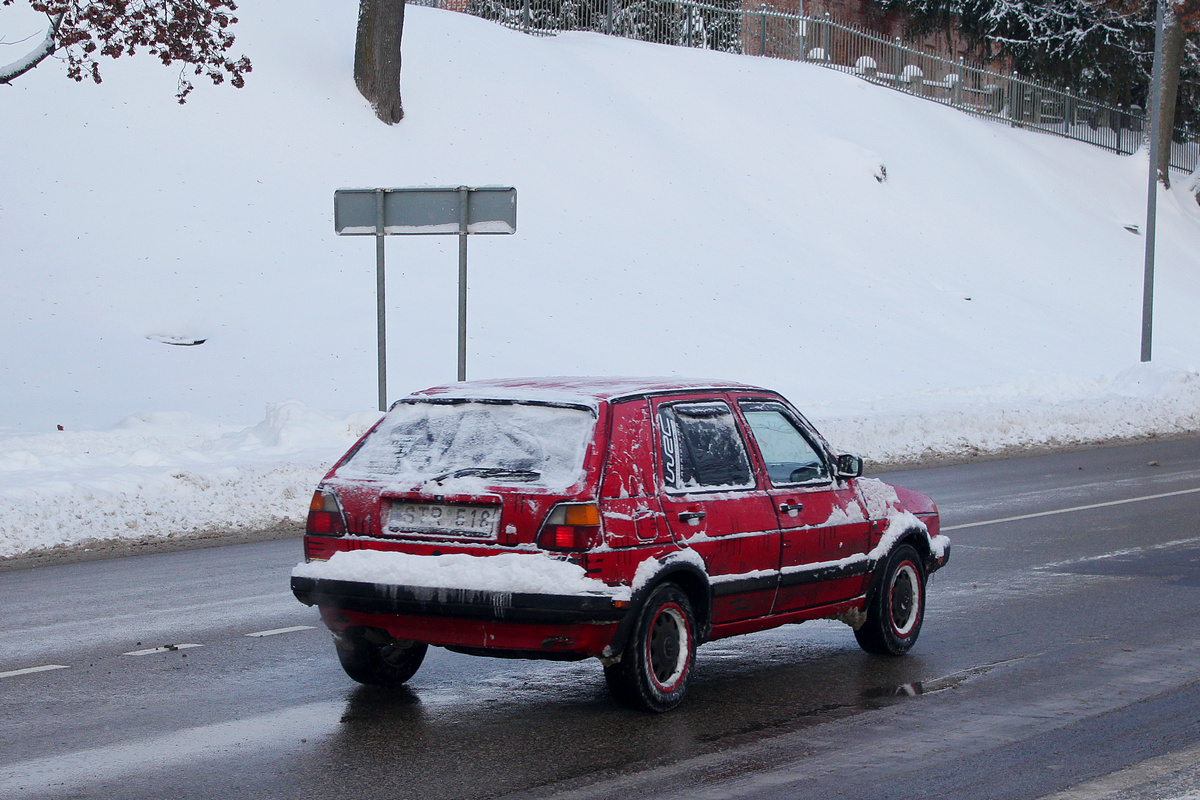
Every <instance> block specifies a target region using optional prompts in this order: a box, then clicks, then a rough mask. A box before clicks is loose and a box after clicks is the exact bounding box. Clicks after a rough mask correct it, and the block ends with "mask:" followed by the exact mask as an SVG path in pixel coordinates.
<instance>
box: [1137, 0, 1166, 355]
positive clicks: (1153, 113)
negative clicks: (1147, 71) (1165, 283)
mask: <svg viewBox="0 0 1200 800" xmlns="http://www.w3.org/2000/svg"><path fill="white" fill-rule="evenodd" d="M1154 5H1155V7H1156V10H1155V13H1154V67H1153V69H1152V71H1151V75H1150V177H1149V181H1148V182H1149V187H1148V188H1147V190H1146V269H1145V275H1144V277H1143V279H1142V361H1149V360H1150V349H1151V348H1150V345H1151V342H1152V340H1153V334H1154V223H1155V221H1156V220H1157V217H1158V156H1159V152H1158V151H1159V146H1158V137H1159V132H1160V130H1161V129H1162V77H1163V75H1162V73H1163V63H1162V40H1163V0H1158V2H1156V3H1155V4H1154Z"/></svg>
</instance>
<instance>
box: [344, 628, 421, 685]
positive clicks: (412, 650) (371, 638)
mask: <svg viewBox="0 0 1200 800" xmlns="http://www.w3.org/2000/svg"><path fill="white" fill-rule="evenodd" d="M333 643H334V644H335V645H336V646H337V654H338V660H339V661H341V662H342V669H344V670H345V671H346V674H347V675H349V676H350V677H351V678H353V679H354V680H356V681H358V682H359V683H365V684H367V685H369V686H400V685H401V684H403V683H405V682H406V681H407V680H408V679H409V678H411V677H412V676H413V675H415V674H416V673H417V670H418V669H420V667H421V662H422V661H424V660H425V652H426V651H427V650H428V649H429V645H427V644H425V643H424V642H410V641H402V640H400V639H395V638H392V637H391V636H388V635H387V634H385V633H383V632H381V631H376V630H374V629H361V628H360V629H357V630H356V629H353V628H347V629H346V630H345V631H343V632H341V633H337V634H334V636H333Z"/></svg>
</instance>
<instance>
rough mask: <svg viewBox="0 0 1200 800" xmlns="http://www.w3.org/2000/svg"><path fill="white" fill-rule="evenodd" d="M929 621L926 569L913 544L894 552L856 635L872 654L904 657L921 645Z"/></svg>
mask: <svg viewBox="0 0 1200 800" xmlns="http://www.w3.org/2000/svg"><path fill="white" fill-rule="evenodd" d="M924 621H925V567H924V565H923V563H922V561H921V557H920V555H918V554H917V551H916V550H914V549H913V548H912V547H911V546H910V545H907V544H905V545H901V546H900V547H897V548H896V549H895V550H893V551H892V553H891V555H890V556H888V560H887V561H886V562H885V563H884V565H883V573H882V575H881V577H880V581H879V586H878V587H877V588H876V590H875V594H874V596H872V597H871V600H870V602H869V604H868V606H867V621H866V623H865V624H864V625H863V626H862V627H861V628H859V629H858V630H856V631H855V632H854V637H855V638H856V639H858V645H859V647H861V648H862V649H863V650H866V651H867V652H868V653H875V654H878V655H886V656H902V655H904V654H905V653H907V652H908V651H909V650H910V649H912V646H913V645H914V644H916V642H917V636H918V635H919V634H920V633H921V623H922V622H924Z"/></svg>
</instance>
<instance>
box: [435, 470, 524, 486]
mask: <svg viewBox="0 0 1200 800" xmlns="http://www.w3.org/2000/svg"><path fill="white" fill-rule="evenodd" d="M468 475H472V476H478V477H480V478H511V479H513V480H517V481H536V480H537V479H538V478H540V477H542V473H540V472H535V471H534V470H531V469H507V468H505V467H463V468H462V469H456V470H451V471H450V472H447V473H444V474H442V475H438V476H437V477H436V478H434V479H433V482H434V483H441V482H442V481H444V480H446V479H448V478H465V477H466V476H468Z"/></svg>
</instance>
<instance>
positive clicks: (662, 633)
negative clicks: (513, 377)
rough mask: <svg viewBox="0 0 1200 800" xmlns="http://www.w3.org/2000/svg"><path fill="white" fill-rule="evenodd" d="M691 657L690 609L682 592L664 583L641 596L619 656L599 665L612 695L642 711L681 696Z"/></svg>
mask: <svg viewBox="0 0 1200 800" xmlns="http://www.w3.org/2000/svg"><path fill="white" fill-rule="evenodd" d="M695 662H696V615H695V613H694V612H693V611H692V604H691V602H690V601H689V600H688V598H687V595H686V594H684V592H683V590H682V589H680V588H679V587H678V586H676V585H675V584H673V583H664V584H662V585H661V586H659V587H657V588H656V589H655V590H654V591H652V592H651V593H650V596H649V597H647V598H646V602H645V604H643V606H642V609H641V611H640V612H639V614H638V619H637V623H636V624H635V626H634V629H633V634H632V636H631V637H630V639H629V643H628V644H627V645H626V646H625V652H624V653H623V654H622V656H621V660H620V661H619V662H617V663H616V664H613V665H612V666H609V667H605V668H604V677H605V679H606V680H607V681H608V685H609V688H610V689H611V690H612V693H613V695H614V696H615V697H616V698H617V700H619V701H621V702H622V703H625V704H627V705H632V706H637V707H640V708H644V709H646V710H647V711H669V710H671V709H672V708H675V706H677V705H679V704H680V703H681V702H683V697H684V695H685V694H687V688H688V683H689V682H690V681H691V677H692V669H693V666H694V665H695Z"/></svg>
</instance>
